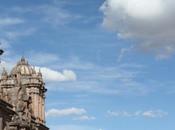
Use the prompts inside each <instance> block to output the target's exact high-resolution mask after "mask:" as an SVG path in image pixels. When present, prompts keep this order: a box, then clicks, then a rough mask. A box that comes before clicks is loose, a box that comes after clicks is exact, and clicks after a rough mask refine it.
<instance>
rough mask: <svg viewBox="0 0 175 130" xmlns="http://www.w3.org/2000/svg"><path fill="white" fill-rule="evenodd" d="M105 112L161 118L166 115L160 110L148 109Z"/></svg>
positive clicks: (122, 115)
mask: <svg viewBox="0 0 175 130" xmlns="http://www.w3.org/2000/svg"><path fill="white" fill-rule="evenodd" d="M107 114H108V115H109V116H111V117H145V118H162V117H165V116H167V115H168V113H167V112H164V111H162V110H148V111H136V112H128V111H108V112H107Z"/></svg>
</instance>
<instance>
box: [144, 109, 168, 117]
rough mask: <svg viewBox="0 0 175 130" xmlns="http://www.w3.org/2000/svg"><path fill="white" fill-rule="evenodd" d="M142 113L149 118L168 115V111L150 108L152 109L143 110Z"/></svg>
mask: <svg viewBox="0 0 175 130" xmlns="http://www.w3.org/2000/svg"><path fill="white" fill-rule="evenodd" d="M142 115H143V116H144V117H147V118H156V117H159V118H161V117H164V116H167V115H168V113H167V112H164V111H161V110H157V111H153V110H150V111H145V112H143V113H142Z"/></svg>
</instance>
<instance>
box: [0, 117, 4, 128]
mask: <svg viewBox="0 0 175 130" xmlns="http://www.w3.org/2000/svg"><path fill="white" fill-rule="evenodd" d="M0 130H3V118H2V117H0Z"/></svg>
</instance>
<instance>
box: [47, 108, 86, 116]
mask: <svg viewBox="0 0 175 130" xmlns="http://www.w3.org/2000/svg"><path fill="white" fill-rule="evenodd" d="M86 113H87V112H86V110H85V109H83V108H68V109H50V110H48V111H47V112H46V116H47V117H50V116H51V117H63V116H81V115H83V114H86Z"/></svg>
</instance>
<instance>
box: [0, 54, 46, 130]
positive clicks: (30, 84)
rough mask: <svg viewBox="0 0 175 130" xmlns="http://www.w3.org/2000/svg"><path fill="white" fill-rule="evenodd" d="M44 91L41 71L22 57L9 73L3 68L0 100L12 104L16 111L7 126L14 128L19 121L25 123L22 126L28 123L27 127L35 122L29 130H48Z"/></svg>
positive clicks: (0, 82) (0, 80)
mask: <svg viewBox="0 0 175 130" xmlns="http://www.w3.org/2000/svg"><path fill="white" fill-rule="evenodd" d="M46 91H47V89H46V88H45V83H44V81H43V78H42V74H41V72H40V71H39V72H36V70H35V68H34V67H32V66H31V65H30V64H29V63H28V61H27V60H26V59H25V58H24V57H22V58H21V59H20V61H19V62H18V63H17V64H16V65H15V66H14V67H13V69H12V71H11V72H10V73H9V74H8V73H7V71H6V70H5V69H3V72H2V75H1V79H0V100H3V101H5V102H7V103H8V104H10V105H12V111H14V112H15V113H17V115H13V116H12V115H11V116H12V121H11V123H9V125H8V127H10V126H12V127H14V128H15V127H17V126H16V125H17V124H19V122H20V124H25V125H24V126H26V125H28V127H29V128H30V127H34V126H35V125H36V124H37V125H36V128H30V129H29V130H48V128H47V127H45V93H46ZM0 112H1V111H0ZM32 122H34V123H32ZM0 124H1V122H0ZM7 124H8V123H7ZM34 124H35V125H34ZM24 126H21V128H23V127H24ZM38 126H42V127H41V128H39V127H38ZM0 130H1V129H0ZM17 130H18V129H17ZM19 130H20V129H19ZM22 130H23V129H22ZM24 130H28V128H26V129H24Z"/></svg>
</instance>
